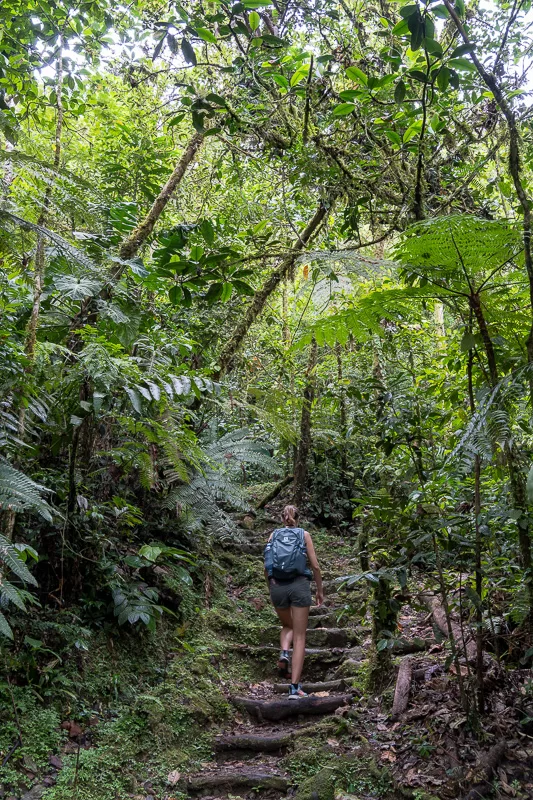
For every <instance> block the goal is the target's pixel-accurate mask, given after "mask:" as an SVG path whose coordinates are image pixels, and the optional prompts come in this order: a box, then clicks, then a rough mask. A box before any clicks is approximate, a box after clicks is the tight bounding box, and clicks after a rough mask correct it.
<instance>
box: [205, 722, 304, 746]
mask: <svg viewBox="0 0 533 800" xmlns="http://www.w3.org/2000/svg"><path fill="white" fill-rule="evenodd" d="M318 725H320V723H318ZM318 725H317V723H315V722H313V723H311V724H308V725H301V726H300V727H298V728H293V729H292V730H288V731H287V730H286V731H281V732H278V733H267V734H260V733H237V734H226V735H221V736H217V738H216V739H215V741H214V749H215V750H216V751H218V752H225V751H228V750H253V751H254V752H256V753H273V752H277V751H278V750H283V749H284V748H286V747H289V746H290V745H291V744H292V743H293V741H294V740H295V739H297V738H298V737H300V736H309V735H310V734H311V733H312V732H313V731H316V730H317V728H318Z"/></svg>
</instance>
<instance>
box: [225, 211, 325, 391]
mask: <svg viewBox="0 0 533 800" xmlns="http://www.w3.org/2000/svg"><path fill="white" fill-rule="evenodd" d="M330 210H331V205H327V204H326V203H325V202H324V201H321V202H320V205H319V206H318V208H317V210H316V212H315V214H314V216H313V217H312V218H311V219H310V220H309V222H308V223H307V226H306V227H305V228H304V230H303V231H302V232H301V233H300V234H299V235H298V239H297V240H296V241H295V242H294V243H293V246H292V250H293V251H294V252H292V253H291V255H289V256H287V258H285V259H283V261H282V262H281V264H280V265H279V266H278V267H277V269H275V270H274V271H273V272H272V274H271V275H270V277H269V278H267V280H266V281H265V283H264V284H263V286H262V287H261V288H260V289H258V290H257V292H256V293H255V295H254V298H253V300H252V302H251V303H250V305H249V306H248V308H247V310H246V313H245V315H244V318H243V319H242V321H241V322H239V324H238V325H237V327H236V328H235V330H234V331H233V333H232V334H231V336H230V338H229V340H228V342H227V343H226V346H225V347H224V349H223V350H222V353H221V354H220V357H219V360H218V362H219V369H218V372H217V374H216V375H215V377H216V378H220V377H221V376H222V375H224V374H225V373H226V372H231V370H232V369H233V367H234V366H235V356H236V355H237V353H238V351H239V349H240V347H241V345H242V343H243V341H244V338H245V336H246V334H247V333H248V331H249V330H250V328H251V327H252V325H253V324H254V322H255V321H256V319H257V318H258V316H259V315H260V314H261V312H262V310H263V308H264V307H265V303H266V302H267V300H268V298H269V297H270V295H271V294H272V292H274V291H275V290H276V289H277V288H278V286H279V284H280V283H281V282H282V280H284V278H285V277H287V276H288V275H289V274H290V271H291V267H292V266H293V264H294V262H295V260H296V257H297V255H298V252H299V251H301V250H303V249H304V247H305V245H306V244H307V243H308V242H309V240H310V239H311V238H312V236H313V235H314V234H315V233H316V231H317V230H318V228H319V227H320V224H321V223H322V222H323V220H324V219H325V218H326V216H327V215H328V213H329V212H330Z"/></svg>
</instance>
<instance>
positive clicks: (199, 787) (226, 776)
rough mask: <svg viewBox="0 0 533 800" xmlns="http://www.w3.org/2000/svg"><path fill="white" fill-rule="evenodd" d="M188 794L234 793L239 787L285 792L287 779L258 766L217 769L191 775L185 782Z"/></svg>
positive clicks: (287, 786) (287, 784) (218, 794)
mask: <svg viewBox="0 0 533 800" xmlns="http://www.w3.org/2000/svg"><path fill="white" fill-rule="evenodd" d="M185 786H186V789H187V792H188V793H189V795H195V796H197V797H198V796H202V795H212V794H213V792H214V791H215V792H216V794H217V797H219V796H220V794H232V795H233V794H234V793H235V792H236V791H239V790H240V789H247V790H252V789H253V790H254V792H255V791H260V790H262V791H265V790H269V791H272V790H275V791H278V792H282V793H285V792H286V791H287V790H288V788H289V779H288V778H287V777H286V776H285V775H282V774H281V773H278V772H274V771H271V770H262V769H259V768H246V767H239V768H238V769H225V768H223V769H218V770H214V771H212V772H207V771H206V772H200V773H198V774H196V775H191V776H189V777H188V778H187V779H186V783H185Z"/></svg>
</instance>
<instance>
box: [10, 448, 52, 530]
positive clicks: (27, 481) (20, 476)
mask: <svg viewBox="0 0 533 800" xmlns="http://www.w3.org/2000/svg"><path fill="white" fill-rule="evenodd" d="M46 491H48V490H47V489H45V487H44V486H41V485H40V484H38V483H35V481H32V480H31V478H28V476H27V475H24V473H23V472H19V470H18V469H15V468H14V467H12V466H11V465H10V464H9V463H8V462H7V461H6V460H5V459H4V458H1V457H0V509H3V510H6V509H11V510H13V511H35V512H36V513H37V514H39V515H40V516H41V517H44V519H46V520H48V522H51V521H52V514H51V508H50V506H49V505H48V503H47V502H46V500H44V499H43V498H42V497H41V495H42V493H43V492H46ZM0 541H1V537H0Z"/></svg>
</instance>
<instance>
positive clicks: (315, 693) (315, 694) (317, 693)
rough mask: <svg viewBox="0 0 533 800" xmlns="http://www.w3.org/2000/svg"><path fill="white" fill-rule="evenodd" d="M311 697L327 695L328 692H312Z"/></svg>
mask: <svg viewBox="0 0 533 800" xmlns="http://www.w3.org/2000/svg"><path fill="white" fill-rule="evenodd" d="M313 697H329V692H313Z"/></svg>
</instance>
